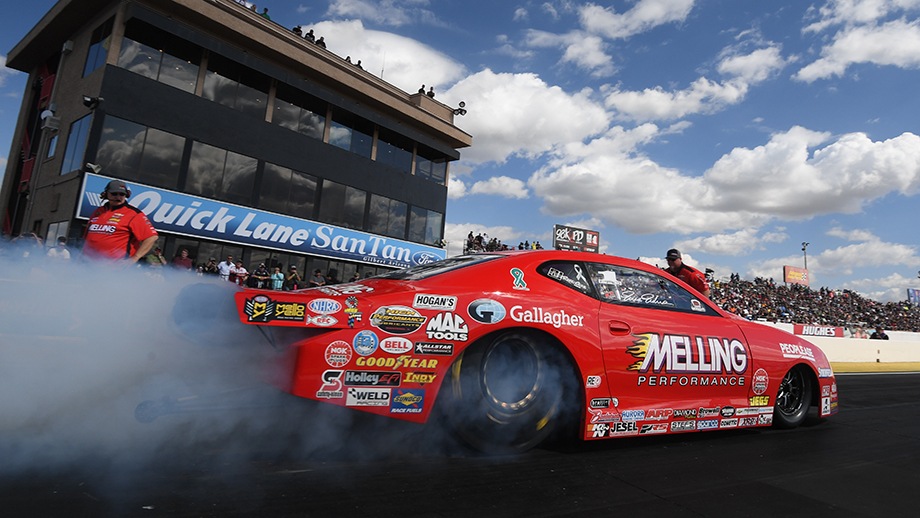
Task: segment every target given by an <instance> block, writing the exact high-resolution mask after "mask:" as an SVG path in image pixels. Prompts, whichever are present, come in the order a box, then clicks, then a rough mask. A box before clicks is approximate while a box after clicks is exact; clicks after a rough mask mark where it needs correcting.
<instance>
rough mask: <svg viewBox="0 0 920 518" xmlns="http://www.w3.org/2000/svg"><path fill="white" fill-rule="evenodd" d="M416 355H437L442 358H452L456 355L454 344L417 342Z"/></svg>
mask: <svg viewBox="0 0 920 518" xmlns="http://www.w3.org/2000/svg"><path fill="white" fill-rule="evenodd" d="M415 354H437V355H440V356H451V355H453V354H454V344H439V343H435V342H415Z"/></svg>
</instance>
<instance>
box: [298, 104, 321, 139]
mask: <svg viewBox="0 0 920 518" xmlns="http://www.w3.org/2000/svg"><path fill="white" fill-rule="evenodd" d="M325 127H326V114H325V113H322V114H320V113H317V112H312V111H310V110H308V109H307V108H304V109H302V110H301V111H300V130H299V131H300V132H301V133H303V134H304V135H306V136H308V137H310V138H315V139H316V140H323V130H324V129H325Z"/></svg>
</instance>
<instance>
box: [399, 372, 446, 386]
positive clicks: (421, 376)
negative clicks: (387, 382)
mask: <svg viewBox="0 0 920 518" xmlns="http://www.w3.org/2000/svg"><path fill="white" fill-rule="evenodd" d="M437 377H438V376H437V374H435V373H433V372H407V373H405V377H404V378H403V381H405V382H406V383H418V384H419V385H425V384H427V383H434V380H435V378H437Z"/></svg>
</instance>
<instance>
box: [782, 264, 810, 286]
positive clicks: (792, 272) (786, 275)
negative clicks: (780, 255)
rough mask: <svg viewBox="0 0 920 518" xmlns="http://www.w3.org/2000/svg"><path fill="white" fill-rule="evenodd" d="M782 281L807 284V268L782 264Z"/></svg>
mask: <svg viewBox="0 0 920 518" xmlns="http://www.w3.org/2000/svg"><path fill="white" fill-rule="evenodd" d="M783 282H785V283H786V284H801V285H803V286H808V270H806V269H804V268H796V267H795V266H783Z"/></svg>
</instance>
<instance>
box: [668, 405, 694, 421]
mask: <svg viewBox="0 0 920 518" xmlns="http://www.w3.org/2000/svg"><path fill="white" fill-rule="evenodd" d="M673 416H674V418H675V419H677V418H683V419H696V416H697V414H696V409H695V408H681V409H680V410H675V411H674V414H673Z"/></svg>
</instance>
